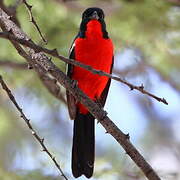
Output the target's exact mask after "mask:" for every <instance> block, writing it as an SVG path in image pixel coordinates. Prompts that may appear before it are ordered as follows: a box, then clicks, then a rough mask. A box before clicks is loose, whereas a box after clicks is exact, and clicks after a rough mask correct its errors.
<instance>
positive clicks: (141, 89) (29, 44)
mask: <svg viewBox="0 0 180 180" xmlns="http://www.w3.org/2000/svg"><path fill="white" fill-rule="evenodd" d="M10 31H11V29H10ZM0 37H2V38H6V39H10V40H13V41H16V42H18V43H20V44H22V45H24V46H26V47H29V48H32V49H33V50H34V51H35V52H37V53H38V52H45V53H47V54H49V55H52V56H54V57H57V58H59V59H60V60H62V61H64V62H66V63H69V64H73V65H75V66H79V67H82V68H84V69H86V70H88V71H91V72H92V73H94V74H98V75H100V76H107V77H109V78H111V79H114V80H116V81H119V82H121V83H123V84H125V85H127V86H128V87H129V88H130V90H137V91H139V92H141V93H143V94H146V95H148V96H150V97H152V98H154V99H156V100H157V101H159V102H162V103H164V104H166V105H168V102H167V101H166V99H164V98H160V97H158V96H156V95H154V94H152V93H150V92H148V91H146V90H145V89H144V86H143V84H141V85H140V86H136V85H133V84H131V83H129V82H127V81H125V80H123V79H121V78H120V77H117V76H113V75H111V74H108V73H106V72H104V71H101V70H96V69H93V68H92V67H91V66H89V65H86V64H82V63H80V62H79V61H74V60H72V59H68V58H66V57H64V56H62V55H60V54H59V53H58V51H57V49H53V50H50V49H47V48H44V47H41V46H39V45H36V44H35V43H34V42H33V41H32V40H31V39H29V38H28V39H22V38H17V37H15V36H14V35H13V34H11V32H0Z"/></svg>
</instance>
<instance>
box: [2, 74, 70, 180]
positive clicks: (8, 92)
mask: <svg viewBox="0 0 180 180" xmlns="http://www.w3.org/2000/svg"><path fill="white" fill-rule="evenodd" d="M0 83H1V86H2V88H3V89H4V90H5V91H6V93H7V95H8V96H9V99H10V100H11V101H12V103H13V104H14V105H15V106H16V108H17V110H18V111H19V113H20V117H21V118H22V119H23V120H24V121H25V123H26V124H27V126H28V128H29V129H30V131H31V133H32V135H33V136H34V137H35V139H36V140H37V141H38V142H39V144H40V145H41V147H42V148H43V151H44V152H46V153H47V155H48V156H49V157H50V158H51V160H52V161H53V162H54V164H55V165H56V167H57V168H58V170H59V172H60V174H61V176H62V177H64V179H66V180H68V178H67V177H66V176H65V174H64V172H63V171H62V169H61V167H60V165H59V163H58V162H57V161H56V158H55V156H53V155H52V154H51V153H50V152H49V150H48V148H47V147H46V145H45V144H44V138H41V137H40V136H39V135H38V133H37V132H36V131H35V129H34V128H33V127H32V125H31V123H30V120H29V119H28V118H27V117H26V115H25V114H24V112H23V110H22V108H20V106H19V105H18V103H17V101H16V99H15V97H14V96H13V94H12V93H11V90H10V89H9V88H8V86H7V85H6V83H5V82H4V80H3V78H2V76H1V75H0Z"/></svg>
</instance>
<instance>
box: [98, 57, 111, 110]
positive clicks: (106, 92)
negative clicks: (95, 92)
mask: <svg viewBox="0 0 180 180" xmlns="http://www.w3.org/2000/svg"><path fill="white" fill-rule="evenodd" d="M113 65H114V56H113V57H112V64H111V70H110V74H112V69H113ZM110 84H111V78H109V80H108V83H107V84H106V87H105V88H104V90H103V92H102V94H101V97H100V99H98V103H100V104H101V105H102V107H104V105H105V102H106V98H107V95H108V92H109V87H110Z"/></svg>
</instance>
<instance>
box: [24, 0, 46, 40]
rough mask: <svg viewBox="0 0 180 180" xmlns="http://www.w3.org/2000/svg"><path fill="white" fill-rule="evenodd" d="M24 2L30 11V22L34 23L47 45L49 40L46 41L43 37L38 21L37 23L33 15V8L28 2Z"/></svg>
mask: <svg viewBox="0 0 180 180" xmlns="http://www.w3.org/2000/svg"><path fill="white" fill-rule="evenodd" d="M22 2H23V3H24V4H25V6H26V8H27V10H28V12H29V17H30V22H32V23H33V25H34V26H35V27H36V29H37V31H38V33H39V35H40V37H41V38H42V40H43V41H44V42H45V43H47V40H46V39H45V38H44V36H43V35H42V33H41V30H40V28H39V26H38V25H37V23H36V21H35V19H34V17H33V14H32V6H31V5H29V4H28V3H27V1H26V0H23V1H22Z"/></svg>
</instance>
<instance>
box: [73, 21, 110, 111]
mask: <svg viewBox="0 0 180 180" xmlns="http://www.w3.org/2000/svg"><path fill="white" fill-rule="evenodd" d="M85 35H86V38H77V39H76V40H75V59H76V60H77V61H79V62H81V63H84V64H86V65H90V66H91V67H93V68H94V69H97V70H102V71H104V72H107V73H110V71H111V65H112V61H113V58H112V57H113V44H112V41H111V39H104V38H103V34H102V28H101V24H100V22H99V21H98V20H91V21H89V22H88V23H87V31H86V34H85ZM72 79H74V80H76V81H77V82H78V87H79V88H80V89H81V90H82V91H83V92H84V93H85V94H86V95H88V96H89V97H90V98H91V99H92V100H96V99H99V98H100V97H101V94H102V92H103V90H104V88H105V86H106V84H107V82H108V79H109V78H108V77H105V76H99V75H95V74H93V73H92V72H90V71H87V70H85V69H83V68H81V67H77V66H76V67H74V69H73V74H72ZM78 107H79V110H80V112H81V113H82V114H86V113H87V112H88V111H87V109H86V108H85V107H84V106H83V105H82V104H78Z"/></svg>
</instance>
